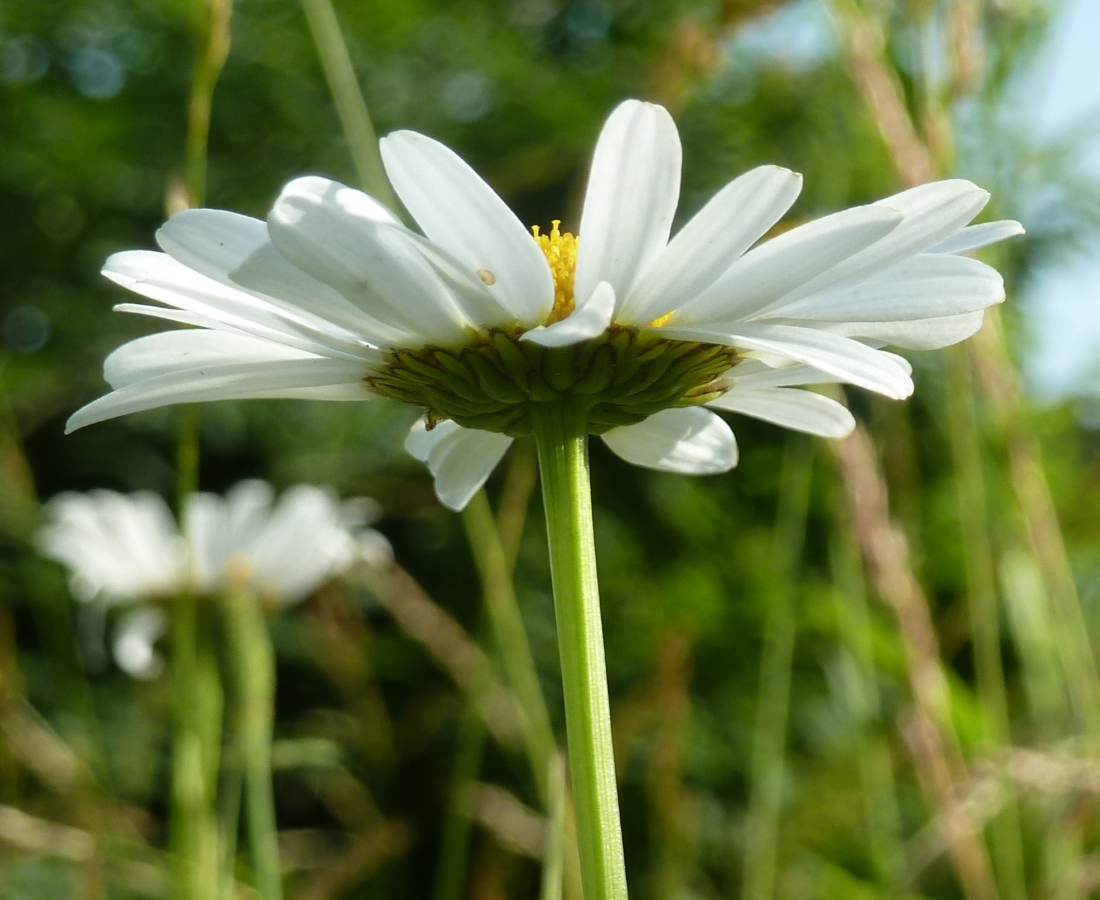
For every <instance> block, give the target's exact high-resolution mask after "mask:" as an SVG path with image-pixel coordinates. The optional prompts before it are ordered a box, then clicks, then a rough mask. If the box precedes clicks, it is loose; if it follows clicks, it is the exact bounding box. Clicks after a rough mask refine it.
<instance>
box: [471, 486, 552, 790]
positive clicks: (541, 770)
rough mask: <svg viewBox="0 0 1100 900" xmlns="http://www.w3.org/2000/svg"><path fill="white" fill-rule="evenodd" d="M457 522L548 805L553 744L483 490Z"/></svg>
mask: <svg viewBox="0 0 1100 900" xmlns="http://www.w3.org/2000/svg"><path fill="white" fill-rule="evenodd" d="M462 522H463V524H464V525H465V526H466V536H467V537H468V538H469V541H470V547H471V549H472V550H473V553H474V561H475V563H476V564H477V570H478V574H479V575H480V576H481V584H482V589H483V591H484V594H485V606H486V608H487V610H488V613H489V623H490V624H491V626H492V628H493V637H494V638H495V639H496V644H497V648H498V649H499V651H500V658H501V662H502V663H503V664H504V674H505V676H506V677H507V679H508V683H509V685H510V686H511V688H512V690H513V691H514V692H515V694H516V699H517V700H518V701H519V705H520V708H521V709H522V711H523V721H522V727H523V738H524V746H525V747H526V749H527V756H528V761H529V763H530V766H531V771H532V774H533V775H534V778H535V784H536V785H537V786H538V793H539V800H540V801H541V802H542V803H543V805H544V807H547V809H548V808H549V807H548V806H547V804H548V801H549V786H548V778H549V772H550V769H549V766H550V758H551V756H552V755H553V753H554V751H555V750H556V749H557V744H556V743H555V741H554V730H553V728H552V727H551V725H550V714H549V713H548V712H547V709H546V700H545V699H544V698H543V695H542V687H541V686H540V684H539V676H538V669H537V668H536V666H535V658H534V656H533V655H532V653H531V644H530V642H529V641H528V640H527V630H526V628H525V627H524V624H523V616H522V614H521V613H520V610H519V604H518V603H517V602H516V593H515V591H514V590H513V588H512V579H511V576H510V574H509V568H508V561H507V558H506V556H505V551H504V547H503V545H502V544H501V540H500V533H499V532H498V531H497V526H496V522H495V520H494V518H493V513H492V510H491V509H490V508H489V501H488V499H487V498H486V497H485V492H484V491H478V492H477V493H476V494H475V495H474V496H473V498H472V499H471V500H470V502H469V503H468V504H467V505H466V508H465V509H464V510H463V511H462Z"/></svg>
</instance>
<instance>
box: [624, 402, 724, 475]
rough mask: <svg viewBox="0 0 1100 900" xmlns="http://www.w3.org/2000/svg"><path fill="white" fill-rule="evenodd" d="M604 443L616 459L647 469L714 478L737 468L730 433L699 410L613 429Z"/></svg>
mask: <svg viewBox="0 0 1100 900" xmlns="http://www.w3.org/2000/svg"><path fill="white" fill-rule="evenodd" d="M603 439H604V442H605V443H606V444H607V446H608V447H610V448H611V450H612V451H613V452H614V453H615V455H616V456H619V457H621V458H622V459H625V460H626V461H627V462H628V463H633V464H634V465H636V466H645V467H646V468H648V469H660V470H662V471H664V472H679V473H680V474H682V475H715V474H718V473H719V472H728V471H729V470H730V469H732V468H733V467H734V466H735V465H737V441H736V440H735V439H734V437H733V431H731V430H730V427H729V425H727V424H726V422H725V420H724V419H722V418H721V417H720V416H716V415H715V414H714V413H712V412H708V411H707V410H705V409H701V408H700V407H698V406H694V407H687V408H685V409H665V410H661V412H659V413H655V414H654V415H652V416H650V417H649V418H648V419H646V420H645V421H643V422H639V423H638V424H637V425H626V426H623V427H621V428H612V429H611V430H610V431H608V432H606V433H605V434H604V435H603Z"/></svg>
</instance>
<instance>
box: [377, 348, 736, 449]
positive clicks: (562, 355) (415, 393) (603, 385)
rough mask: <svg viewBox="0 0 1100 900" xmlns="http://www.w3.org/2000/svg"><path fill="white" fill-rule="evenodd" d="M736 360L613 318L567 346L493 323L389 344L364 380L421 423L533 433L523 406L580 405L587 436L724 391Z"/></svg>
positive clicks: (722, 350)
mask: <svg viewBox="0 0 1100 900" xmlns="http://www.w3.org/2000/svg"><path fill="white" fill-rule="evenodd" d="M737 359H738V357H737V355H736V353H735V352H734V351H733V350H731V349H730V348H728V347H718V346H715V345H713V344H700V343H695V342H691V341H669V340H664V339H662V338H660V337H657V336H656V335H654V334H653V333H652V332H649V331H645V332H642V331H636V330H634V329H630V328H619V327H615V326H613V327H612V328H611V329H610V330H609V331H608V332H606V333H605V334H602V335H600V336H599V337H597V338H593V339H592V340H589V341H585V342H583V343H579V344H574V345H572V346H569V347H543V346H542V345H540V344H536V343H534V342H533V341H522V340H519V332H518V331H517V332H515V333H509V332H506V331H500V330H495V331H487V332H481V333H479V336H478V340H477V341H476V342H475V343H473V344H471V345H470V346H468V347H463V348H461V349H457V350H456V349H444V348H440V347H424V348H420V349H417V350H391V351H389V353H388V354H387V356H386V362H385V365H384V366H383V367H381V368H380V369H379V370H378V371H377V372H375V373H372V374H371V375H369V376H367V378H366V379H365V381H366V383H367V384H368V385H369V386H370V388H371V389H372V390H373V391H374V392H375V393H377V394H380V395H382V396H383V397H390V398H392V399H394V400H399V401H401V402H402V403H408V404H410V405H412V406H419V407H420V408H422V409H424V410H425V411H426V413H427V416H428V422H429V423H433V422H435V421H440V420H443V419H452V420H454V421H455V422H457V423H458V424H459V425H462V426H463V427H465V428H476V429H480V430H482V431H496V432H502V433H504V434H507V435H511V436H512V437H520V436H522V435H527V434H531V433H532V430H533V423H532V420H531V406H532V404H546V403H552V404H556V403H561V402H563V401H564V402H567V403H569V404H570V405H571V406H573V407H574V408H578V407H579V408H584V409H585V416H584V417H585V419H586V421H587V423H588V431H589V433H590V434H602V433H604V432H605V431H607V430H609V429H611V428H615V427H617V426H620V425H633V424H635V423H637V422H641V421H642V420H643V419H645V418H647V417H648V416H651V415H653V414H654V413H655V412H659V411H660V410H662V409H668V408H669V407H673V406H695V405H698V404H702V403H706V402H707V401H708V400H713V399H714V398H715V397H719V396H721V395H722V394H724V393H725V392H726V391H727V390H728V389H729V383H728V381H726V379H725V378H724V377H723V376H724V375H725V374H726V373H727V372H728V371H729V370H730V369H731V368H732V367H733V365H734V364H735V363H736V362H737Z"/></svg>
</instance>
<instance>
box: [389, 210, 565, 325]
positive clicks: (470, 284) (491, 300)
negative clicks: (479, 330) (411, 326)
mask: <svg viewBox="0 0 1100 900" xmlns="http://www.w3.org/2000/svg"><path fill="white" fill-rule="evenodd" d="M405 234H406V235H407V236H408V238H409V239H410V240H411V241H412V242H413V243H414V244H415V245H416V247H417V249H418V250H419V251H420V252H421V254H423V256H424V258H425V259H426V260H427V261H428V262H429V263H431V266H432V268H433V269H434V270H435V273H436V274H437V275H438V276H439V277H440V278H442V279H443V283H444V284H446V285H447V288H448V289H449V290H450V292H451V294H452V295H453V296H454V298H455V299H456V300H457V301H458V304H459V306H461V307H462V311H463V313H464V314H465V315H466V318H467V319H469V320H470V321H471V322H478V323H490V324H491V323H496V324H498V325H500V326H506V325H514V324H516V323H517V322H518V321H519V317H518V316H517V315H516V314H515V313H514V312H512V311H511V309H510V308H508V307H506V306H505V305H504V303H503V298H502V297H501V295H500V294H499V293H494V292H493V291H492V289H491V288H490V287H489V286H488V285H487V284H485V282H483V281H482V280H481V278H480V277H478V276H477V275H476V274H475V273H474V270H472V269H470V268H469V267H467V266H466V265H465V264H463V263H462V262H460V261H459V260H458V259H456V258H455V257H454V256H453V255H452V254H451V253H450V252H448V251H447V250H445V249H444V248H443V247H440V246H439V245H438V244H435V243H433V242H432V241H430V240H428V239H427V238H426V237H422V236H421V235H419V234H417V233H416V232H415V231H406V232H405ZM539 255H540V256H541V253H540V254H539ZM543 261H544V262H545V257H544V258H543ZM487 271H488V270H486V269H483V270H482V277H485V278H488V275H487V274H486V272H487ZM493 277H494V278H495V277H496V276H493ZM494 285H495V282H494Z"/></svg>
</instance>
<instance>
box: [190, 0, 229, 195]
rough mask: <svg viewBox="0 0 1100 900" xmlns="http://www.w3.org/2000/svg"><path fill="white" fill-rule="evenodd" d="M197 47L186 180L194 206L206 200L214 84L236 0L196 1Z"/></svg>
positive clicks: (220, 65)
mask: <svg viewBox="0 0 1100 900" xmlns="http://www.w3.org/2000/svg"><path fill="white" fill-rule="evenodd" d="M192 13H193V15H194V18H195V32H196V35H197V37H198V42H199V45H198V50H197V53H196V57H195V68H194V70H193V72H192V76H191V91H190V93H189V94H188V97H187V147H186V156H185V174H184V182H185V185H186V187H187V200H188V203H189V204H190V205H191V206H202V205H203V203H204V202H205V201H206V156H207V153H206V150H207V144H208V141H209V137H210V110H211V106H212V104H213V99H214V87H215V85H216V84H217V83H218V76H219V75H220V74H221V71H222V66H224V65H225V60H226V57H227V56H228V55H229V19H230V16H231V15H232V13H233V0H195V2H194V3H193V6H192Z"/></svg>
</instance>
